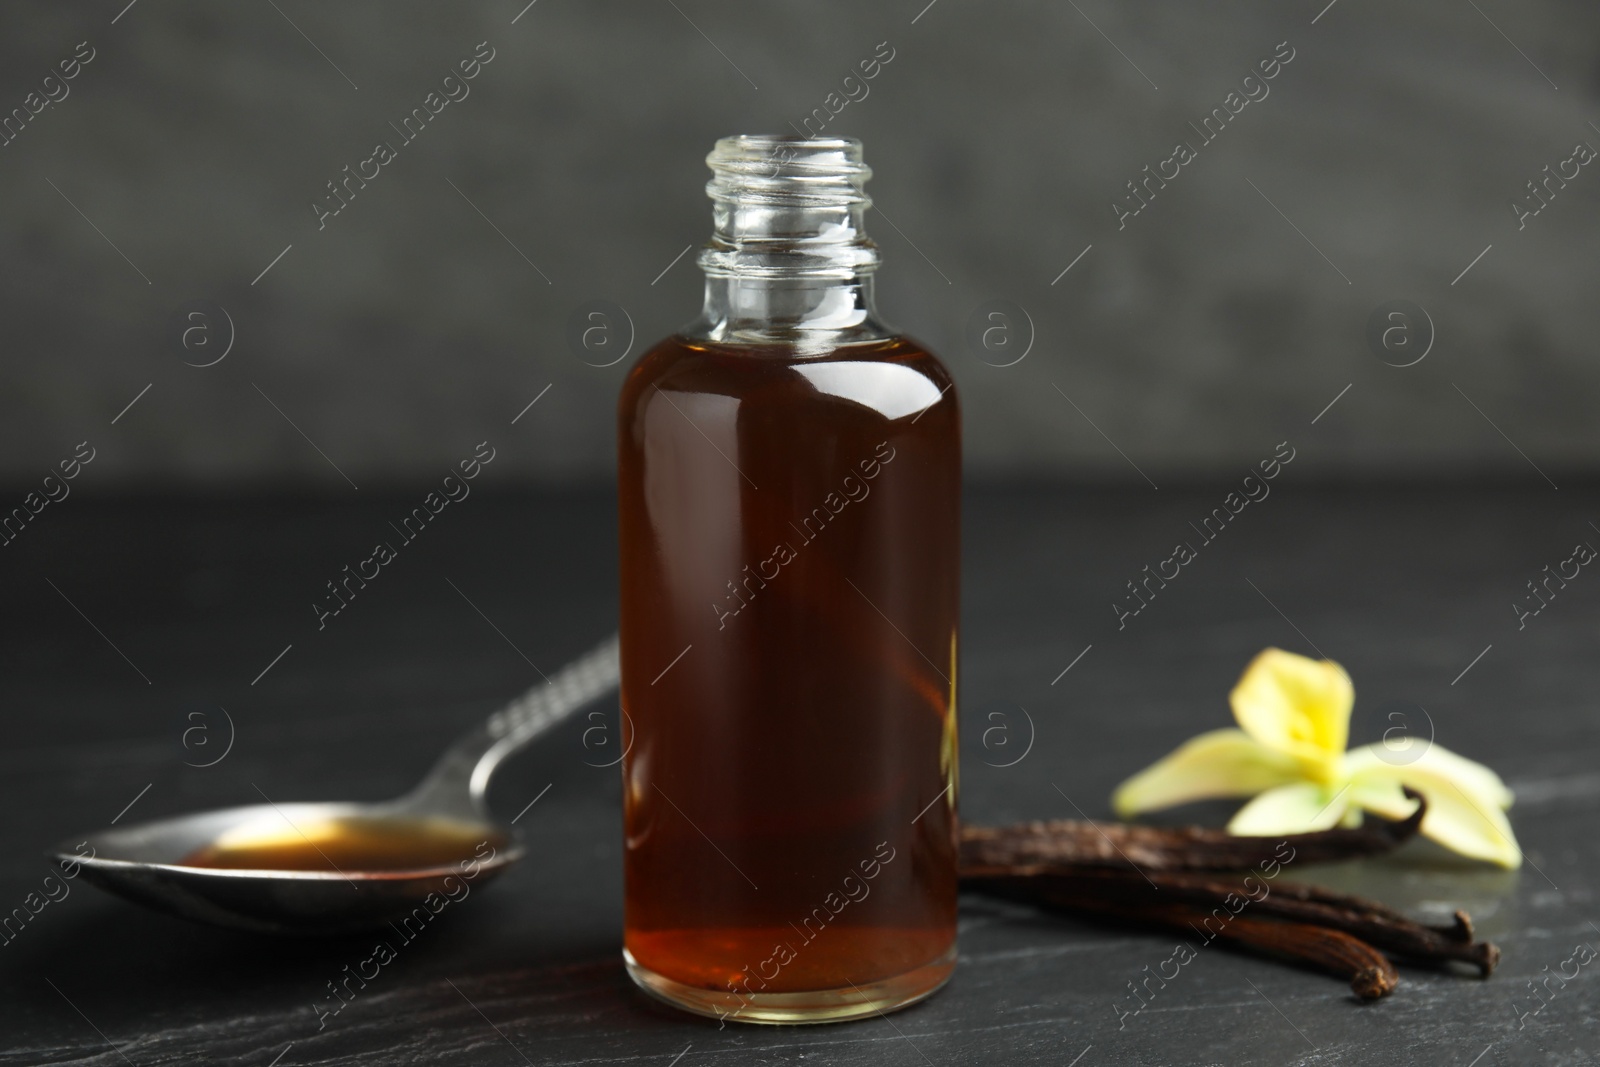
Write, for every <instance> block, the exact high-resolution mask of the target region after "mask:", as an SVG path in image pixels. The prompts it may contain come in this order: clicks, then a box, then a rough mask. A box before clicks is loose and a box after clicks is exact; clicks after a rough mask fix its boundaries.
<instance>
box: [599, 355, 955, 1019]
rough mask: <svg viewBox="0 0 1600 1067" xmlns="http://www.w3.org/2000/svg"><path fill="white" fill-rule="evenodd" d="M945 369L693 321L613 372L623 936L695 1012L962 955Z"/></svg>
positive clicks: (914, 359)
mask: <svg viewBox="0 0 1600 1067" xmlns="http://www.w3.org/2000/svg"><path fill="white" fill-rule="evenodd" d="M951 386H952V383H951V380H950V378H949V376H948V374H947V373H946V371H945V369H944V368H943V367H942V366H941V365H940V364H939V362H938V360H936V359H935V358H934V357H933V356H932V355H930V354H928V353H927V352H925V351H923V350H922V349H921V348H919V347H918V346H917V345H915V344H914V343H912V342H910V341H908V340H906V339H904V338H893V339H890V340H884V341H877V342H872V343H865V344H857V345H851V346H846V347H843V348H838V349H835V350H834V351H832V352H830V353H827V354H825V355H820V356H817V355H813V356H808V357H804V358H802V357H800V356H798V355H797V354H796V352H795V351H794V349H792V348H785V347H782V346H762V347H749V346H732V345H726V344H718V343H711V342H704V341H698V340H690V339H688V338H685V337H674V338H671V339H669V340H667V341H665V342H663V343H662V344H660V345H658V346H657V347H656V348H655V349H654V350H652V351H651V352H649V353H647V354H646V355H645V356H644V357H643V358H642V359H641V361H640V363H639V365H638V366H637V367H635V368H634V370H633V372H632V374H631V376H630V377H629V379H628V381H627V383H626V385H625V386H624V389H623V392H622V398H621V402H620V409H619V410H620V440H619V493H620V521H621V556H622V559H621V567H622V590H623V599H622V651H623V659H622V703H623V708H624V710H625V712H626V714H627V716H628V718H629V722H630V727H631V731H632V733H631V736H630V738H629V740H630V741H631V745H630V747H629V750H628V756H627V758H626V759H625V761H624V763H623V767H624V775H625V828H626V860H625V862H626V874H627V886H626V922H625V943H626V948H627V951H628V953H629V955H630V956H631V957H632V960H633V962H634V963H635V964H637V965H638V966H640V967H643V968H646V969H648V970H649V971H651V972H654V973H655V974H656V975H659V976H662V977H664V978H666V979H668V980H669V981H671V982H674V983H678V984H680V985H682V986H686V987H694V988H696V989H703V990H707V991H713V990H714V991H718V995H717V996H711V997H708V998H707V1000H706V1001H705V1003H703V1004H701V1006H700V1008H698V1009H697V1010H705V1009H706V1008H707V1007H709V1008H711V1009H713V1010H716V1011H718V1012H725V1013H726V1014H728V1015H731V1016H735V1017H738V1016H740V1013H741V1012H742V1011H744V1010H745V1006H746V1005H747V1003H748V998H750V997H751V996H752V995H755V996H756V999H761V997H763V996H765V995H768V994H785V993H807V992H814V991H820V990H842V991H843V996H844V997H845V998H847V999H854V997H853V994H852V993H851V992H850V991H851V989H852V988H853V987H854V988H856V989H858V990H859V989H861V988H863V987H869V988H870V987H871V986H872V984H873V983H881V982H886V981H892V980H894V979H895V978H896V977H897V976H904V975H908V974H911V973H913V972H917V971H918V969H919V968H920V969H923V970H922V972H921V973H922V975H923V979H924V980H925V981H926V977H927V973H928V972H927V969H928V968H930V967H931V968H941V967H942V968H944V973H948V968H949V967H951V966H953V955H952V952H953V947H954V943H955V923H956V889H957V886H956V880H957V878H956V823H955V818H956V817H955V796H956V790H955V785H956V781H955V766H956V765H955V758H956V733H955V706H954V692H955V662H956V627H957V594H958V580H959V579H958V575H959V561H958V556H959V545H958V543H957V538H958V533H957V531H958V517H959V508H960V500H959V479H960V428H959V414H958V410H957V406H956V399H955V393H954V391H953V389H952V388H951ZM942 979H943V974H941V975H939V977H938V978H937V979H935V980H933V981H932V982H928V983H926V989H924V990H923V993H925V992H926V991H931V989H932V988H934V987H936V986H937V984H938V982H939V981H942ZM923 993H918V994H917V995H923ZM865 996H866V994H863V998H865ZM679 999H683V998H681V997H680V998H679ZM861 1002H862V1001H861V1000H855V1003H856V1004H857V1005H859V1004H860V1003H861ZM719 1005H720V1006H719ZM746 1017H748V1016H746ZM769 1018H770V1017H769Z"/></svg>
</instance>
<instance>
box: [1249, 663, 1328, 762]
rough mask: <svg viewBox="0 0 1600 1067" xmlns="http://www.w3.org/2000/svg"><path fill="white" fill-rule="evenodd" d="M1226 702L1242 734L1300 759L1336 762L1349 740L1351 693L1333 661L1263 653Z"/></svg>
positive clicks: (1251, 664) (1252, 664) (1250, 666)
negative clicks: (1334, 758)
mask: <svg viewBox="0 0 1600 1067" xmlns="http://www.w3.org/2000/svg"><path fill="white" fill-rule="evenodd" d="M1228 700H1229V703H1231V704H1232V705H1233V716H1234V718H1236V719H1238V720H1239V725H1240V726H1242V727H1244V729H1245V732H1246V733H1248V734H1249V735H1250V736H1251V737H1254V738H1255V739H1256V740H1257V741H1260V742H1261V743H1262V744H1264V745H1269V746H1271V747H1272V748H1276V749H1278V750H1280V751H1283V752H1289V753H1293V754H1294V755H1296V756H1298V757H1300V758H1301V759H1307V760H1311V761H1317V760H1329V759H1331V758H1333V757H1337V756H1339V755H1341V754H1343V752H1344V746H1345V745H1346V744H1347V743H1348V741H1349V739H1350V708H1351V706H1352V705H1353V704H1354V703H1355V687H1354V686H1353V685H1351V684H1350V676H1349V675H1348V674H1346V673H1345V671H1344V668H1343V667H1341V666H1339V665H1338V664H1337V663H1335V662H1333V661H1332V660H1327V659H1325V660H1314V659H1308V658H1306V657H1305V656H1297V655H1295V654H1294V653H1293V652H1285V651H1283V650H1282V649H1279V648H1269V649H1266V650H1265V651H1263V652H1261V653H1260V654H1259V655H1257V656H1256V658H1255V659H1253V660H1251V661H1250V665H1249V666H1248V667H1246V668H1245V670H1244V674H1243V675H1242V676H1241V677H1240V678H1239V684H1238V685H1236V686H1234V689H1233V692H1232V693H1231V694H1229V697H1228Z"/></svg>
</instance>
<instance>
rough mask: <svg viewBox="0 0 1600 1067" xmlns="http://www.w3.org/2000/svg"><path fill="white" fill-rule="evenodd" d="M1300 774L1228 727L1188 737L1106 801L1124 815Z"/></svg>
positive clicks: (1241, 791) (1245, 791)
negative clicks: (1109, 801)
mask: <svg viewBox="0 0 1600 1067" xmlns="http://www.w3.org/2000/svg"><path fill="white" fill-rule="evenodd" d="M1299 777H1300V773H1299V765H1298V764H1297V763H1296V762H1295V760H1293V759H1292V758H1290V757H1288V756H1285V755H1284V754H1282V753H1280V752H1275V751H1273V750H1272V749H1270V748H1267V747H1266V746H1264V745H1262V744H1260V743H1259V742H1257V741H1255V740H1253V739H1252V738H1250V737H1249V736H1248V735H1247V734H1245V732H1244V731H1242V730H1235V729H1233V728H1231V727H1229V728H1227V729H1222V730H1212V731H1211V732H1210V733H1204V734H1201V735H1200V736H1199V737H1195V738H1191V739H1190V740H1189V741H1186V742H1185V743H1184V744H1183V745H1181V746H1179V748H1178V749H1177V750H1175V751H1174V752H1172V753H1171V754H1170V755H1168V756H1166V757H1165V758H1163V759H1161V760H1159V761H1157V762H1156V763H1153V764H1151V765H1150V766H1149V767H1146V768H1145V769H1144V770H1142V771H1140V772H1139V773H1138V774H1136V775H1134V776H1133V777H1132V778H1129V779H1128V780H1127V781H1125V782H1123V783H1122V784H1121V785H1119V786H1118V787H1117V790H1116V792H1115V793H1113V794H1112V795H1111V805H1112V807H1113V808H1114V809H1115V810H1116V813H1117V815H1118V816H1119V817H1121V818H1124V819H1126V818H1128V817H1130V816H1132V815H1136V814H1138V813H1139V812H1141V811H1155V810H1157V809H1159V808H1170V807H1172V806H1173V805H1174V804H1185V803H1188V802H1189V801H1191V800H1207V799H1211V798H1214V797H1241V796H1250V795H1252V794H1255V793H1259V792H1261V791H1262V790H1263V789H1271V788H1272V787H1273V786H1277V785H1283V784H1284V783H1286V782H1292V781H1296V780H1297V779H1298V778H1299Z"/></svg>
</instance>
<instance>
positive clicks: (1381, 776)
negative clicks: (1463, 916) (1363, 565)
mask: <svg viewBox="0 0 1600 1067" xmlns="http://www.w3.org/2000/svg"><path fill="white" fill-rule="evenodd" d="M1228 700H1229V703H1230V704H1232V705H1233V716H1234V718H1235V719H1237V720H1238V722H1239V726H1240V727H1243V729H1233V728H1228V729H1222V730H1213V731H1211V732H1210V733H1205V734H1201V735H1200V736H1198V737H1196V738H1193V739H1192V740H1190V741H1188V742H1187V743H1185V744H1184V745H1182V746H1180V747H1179V748H1178V749H1177V750H1175V751H1174V752H1173V753H1172V754H1171V755H1169V756H1167V757H1166V758H1165V759H1162V760H1160V761H1158V762H1156V763H1155V764H1152V765H1151V766H1150V767H1147V768H1146V769H1144V770H1143V771H1141V772H1139V773H1138V774H1136V775H1134V776H1133V777H1132V778H1129V779H1128V780H1127V781H1125V782H1123V783H1122V784H1121V785H1120V786H1118V787H1117V790H1116V792H1115V793H1114V794H1113V795H1112V798H1111V803H1112V805H1113V807H1114V808H1115V809H1116V812H1117V814H1118V816H1120V817H1122V818H1127V817H1129V816H1132V815H1135V814H1138V813H1139V812H1143V811H1153V810H1156V809H1159V808H1167V807H1171V806H1173V805H1175V804H1184V803H1187V802H1189V801H1192V800H1204V799H1209V798H1215V797H1244V796H1248V797H1253V798H1254V799H1252V800H1251V801H1250V802H1249V803H1247V804H1245V806H1244V807H1242V808H1240V809H1239V811H1238V813H1237V814H1236V815H1234V817H1233V819H1232V821H1230V822H1229V823H1228V830H1229V832H1230V833H1234V834H1241V835H1249V836H1268V835H1275V834H1290V833H1304V832H1306V831H1310V830H1325V829H1327V828H1329V827H1331V826H1336V825H1344V826H1358V825H1360V823H1361V813H1362V812H1363V811H1370V812H1373V813H1375V814H1377V815H1381V816H1383V817H1384V818H1386V819H1404V818H1406V817H1407V816H1409V815H1412V814H1414V813H1415V811H1416V802H1415V801H1414V800H1412V799H1411V798H1410V797H1407V796H1406V795H1405V792H1404V791H1403V789H1402V788H1401V787H1402V786H1409V787H1410V788H1411V789H1412V790H1414V791H1416V792H1417V793H1419V794H1421V795H1422V796H1423V797H1424V798H1425V799H1426V800H1427V804H1428V810H1427V813H1426V814H1425V815H1424V816H1423V820H1422V827H1421V830H1422V833H1423V834H1424V835H1425V836H1427V837H1430V838H1432V839H1433V840H1435V841H1437V842H1439V843H1440V844H1441V845H1444V846H1445V847H1446V848H1450V849H1454V850H1455V851H1456V852H1459V853H1461V854H1462V855H1465V856H1471V857H1473V858H1475V859H1481V860H1488V861H1490V862H1491V863H1498V864H1499V865H1500V866H1502V867H1518V866H1520V865H1521V863H1522V850H1521V849H1519V848H1518V847H1517V841H1516V838H1515V837H1514V836H1513V835H1512V832H1511V823H1510V822H1509V821H1508V820H1507V819H1506V816H1505V809H1506V808H1509V807H1510V806H1511V791H1510V790H1509V789H1507V788H1506V785H1505V783H1504V782H1502V781H1501V780H1500V776H1499V775H1497V774H1495V773H1494V772H1493V771H1491V770H1490V769H1489V768H1487V767H1485V766H1483V765H1482V764H1480V763H1474V762H1473V761H1472V760H1469V759H1464V758H1463V757H1461V756H1457V755H1456V754H1454V753H1453V752H1447V751H1446V750H1445V749H1444V748H1442V747H1440V746H1439V745H1436V744H1433V743H1432V741H1431V740H1428V741H1424V740H1420V739H1417V738H1412V737H1407V738H1404V739H1402V740H1398V741H1393V742H1391V741H1386V742H1385V743H1383V744H1376V745H1364V746H1362V747H1361V748H1356V749H1352V750H1350V751H1348V752H1347V751H1345V745H1346V744H1347V743H1348V741H1349V734H1350V708H1351V706H1352V705H1353V704H1354V703H1355V688H1354V686H1352V685H1351V684H1350V676H1349V675H1348V674H1346V673H1345V670H1344V668H1343V667H1341V666H1339V664H1337V663H1335V662H1333V661H1332V660H1313V659H1308V658H1306V657H1305V656H1297V655H1295V654H1294V653H1292V652H1284V651H1283V650H1281V649H1277V648H1269V649H1267V650H1265V651H1264V652H1262V653H1260V654H1259V655H1257V656H1256V658H1255V659H1253V660H1251V661H1250V665H1249V666H1248V667H1246V668H1245V671H1244V674H1243V675H1242V676H1241V677H1240V679H1239V684H1238V685H1236V686H1234V689H1233V692H1232V693H1231V694H1229V697H1228Z"/></svg>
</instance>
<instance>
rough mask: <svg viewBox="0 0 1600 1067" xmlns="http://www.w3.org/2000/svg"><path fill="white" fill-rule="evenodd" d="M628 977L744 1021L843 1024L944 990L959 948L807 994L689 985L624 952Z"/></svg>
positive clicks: (684, 1003) (675, 1000)
mask: <svg viewBox="0 0 1600 1067" xmlns="http://www.w3.org/2000/svg"><path fill="white" fill-rule="evenodd" d="M622 959H623V962H624V963H625V964H626V965H627V968H628V977H629V978H632V979H633V983H634V985H637V986H638V987H639V988H640V989H642V990H644V991H645V992H646V993H648V994H650V996H652V997H654V998H655V999H657V1000H660V1001H663V1002H665V1003H667V1004H670V1005H672V1006H673V1007H674V1008H678V1009H680V1010H682V1011H687V1012H693V1013H694V1014H695V1015H704V1016H706V1017H707V1018H710V1019H720V1020H726V1021H731V1022H741V1023H766V1024H769V1025H797V1024H805V1023H842V1022H849V1021H850V1020H852V1019H866V1018H870V1017H872V1016H874V1015H883V1014H886V1013H888V1012H891V1011H897V1010H899V1009H900V1008H906V1007H910V1006H911V1005H912V1004H915V1003H917V1002H918V1001H920V1000H925V999H926V998H928V997H930V996H932V995H933V994H934V993H937V992H938V991H939V990H940V989H942V988H943V987H944V985H945V983H946V982H948V981H950V976H951V974H953V973H954V972H955V969H956V946H955V945H954V943H952V944H951V946H950V948H949V949H948V950H946V951H945V953H944V954H943V955H941V956H940V957H938V958H937V959H935V960H932V961H930V962H928V963H925V964H923V965H922V966H920V967H916V968H913V969H912V970H909V971H906V972H905V973H903V974H897V975H894V976H893V977H890V978H884V979H881V980H879V981H876V982H870V983H868V984H866V985H845V986H843V987H840V988H836V989H817V990H808V991H806V992H802V993H749V994H740V993H733V992H731V991H728V990H716V989H702V988H700V987H698V986H691V985H684V984H683V983H682V982H677V981H674V980H673V979H671V978H668V977H666V976H665V975H662V974H658V973H657V972H655V971H653V970H651V969H650V968H648V967H646V966H644V964H642V963H640V962H639V961H638V960H636V959H634V958H633V953H631V952H629V951H628V950H627V949H626V948H624V949H623V950H622Z"/></svg>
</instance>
